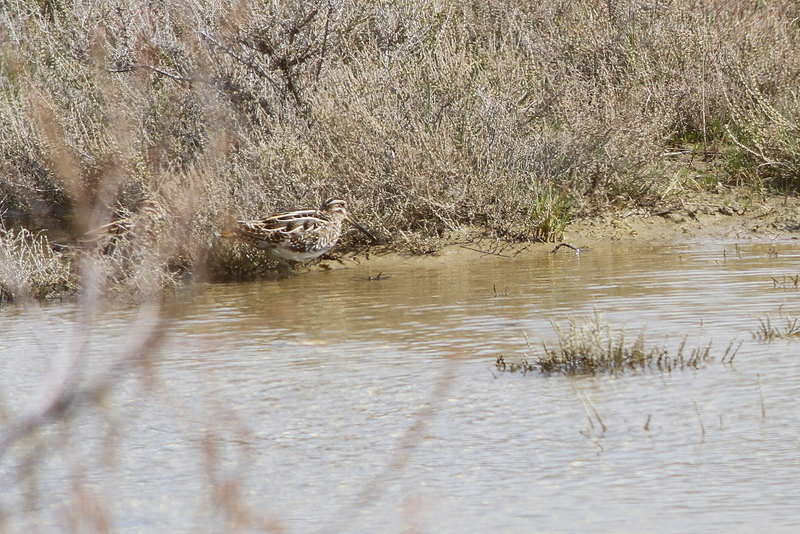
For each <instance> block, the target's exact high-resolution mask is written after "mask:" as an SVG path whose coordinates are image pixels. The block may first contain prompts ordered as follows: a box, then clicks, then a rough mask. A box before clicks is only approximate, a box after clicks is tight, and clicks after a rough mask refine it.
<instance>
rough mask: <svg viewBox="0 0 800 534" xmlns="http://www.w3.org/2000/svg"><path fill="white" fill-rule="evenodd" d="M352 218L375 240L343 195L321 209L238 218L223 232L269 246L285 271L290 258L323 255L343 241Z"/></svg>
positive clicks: (356, 224) (225, 235) (267, 248)
mask: <svg viewBox="0 0 800 534" xmlns="http://www.w3.org/2000/svg"><path fill="white" fill-rule="evenodd" d="M344 221H349V222H350V223H352V224H353V226H355V227H356V228H358V229H359V230H361V231H362V232H363V233H364V234H366V235H367V237H369V238H370V239H371V240H372V241H374V242H377V241H378V240H377V239H376V238H375V236H374V235H372V233H371V232H370V231H369V230H367V229H366V228H364V227H363V226H362V225H361V224H360V223H359V222H358V221H356V220H355V219H353V218H352V217H351V216H350V214H349V213H347V205H346V203H345V201H344V200H342V199H340V198H335V197H334V198H329V199H328V200H326V201H325V202H323V203H322V206H320V208H319V209H318V210H300V211H292V212H290V213H282V214H278V215H270V216H268V217H264V218H263V219H256V220H253V221H238V222H237V223H236V225H235V226H234V228H233V229H232V230H230V231H225V232H221V233H220V235H221V236H222V237H226V238H232V239H239V240H240V241H244V242H245V243H249V244H251V245H253V246H254V247H257V248H260V249H265V250H266V251H267V253H268V254H269V256H270V257H271V258H272V259H274V260H277V261H278V262H279V264H280V268H281V270H284V271H286V272H288V271H290V270H291V266H290V265H289V263H288V262H287V260H288V261H293V262H306V261H309V260H313V259H314V258H317V257H319V256H322V255H323V254H325V253H326V252H328V251H329V250H331V249H332V248H333V247H334V245H336V243H337V242H338V241H339V237H341V235H342V224H343V223H344Z"/></svg>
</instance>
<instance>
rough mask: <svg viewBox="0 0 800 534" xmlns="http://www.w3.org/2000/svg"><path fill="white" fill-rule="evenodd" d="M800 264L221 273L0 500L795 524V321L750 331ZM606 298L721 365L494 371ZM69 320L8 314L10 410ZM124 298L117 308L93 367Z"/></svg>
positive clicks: (283, 525) (341, 513)
mask: <svg viewBox="0 0 800 534" xmlns="http://www.w3.org/2000/svg"><path fill="white" fill-rule="evenodd" d="M505 254H508V255H510V251H505ZM379 273H381V279H379V280H369V279H368V278H369V277H370V276H372V277H376V276H377V275H378V274H379ZM798 273H800V251H799V250H798V247H797V245H796V243H794V242H784V243H739V244H736V243H733V242H730V243H722V242H699V241H696V242H687V243H682V244H677V245H671V246H654V245H646V244H630V245H622V244H612V245H607V246H600V247H597V248H595V249H593V250H588V251H585V252H582V253H581V254H574V253H572V252H568V251H563V250H562V251H561V252H559V253H557V254H549V253H548V249H547V248H545V247H541V248H532V249H529V250H526V251H524V252H522V253H520V254H518V255H516V256H515V257H513V258H507V257H499V256H493V255H481V254H477V253H473V252H469V251H464V250H461V251H454V252H450V253H448V254H445V255H443V256H441V257H437V258H399V259H398V258H373V259H371V260H370V261H362V263H361V264H357V263H355V262H348V264H347V266H346V268H336V269H334V270H332V271H329V272H323V271H311V272H305V273H301V274H300V275H298V276H296V277H294V278H292V279H289V280H282V281H279V282H263V283H247V284H230V285H213V286H208V287H205V288H203V289H202V291H200V292H199V293H198V294H197V295H196V296H194V297H193V298H191V299H187V305H186V309H185V314H184V315H182V316H181V318H180V319H178V320H177V321H176V322H175V323H173V324H172V325H171V326H170V328H169V331H168V334H167V336H166V340H165V342H164V345H163V346H162V348H161V350H160V351H159V353H158V357H157V358H156V359H155V360H154V362H153V364H152V366H151V367H150V371H149V372H150V375H149V376H150V377H149V378H147V379H144V378H136V377H132V378H131V379H129V380H128V381H126V382H125V383H124V384H122V385H121V387H119V388H118V389H117V390H116V391H115V392H114V393H113V394H111V395H109V396H108V398H106V399H105V400H104V401H103V403H102V405H101V406H100V407H99V408H97V409H95V410H85V411H84V412H81V414H79V416H78V417H77V419H76V420H75V421H74V422H73V423H71V424H70V425H60V426H57V427H56V428H52V429H51V430H50V432H51V433H52V434H53V435H54V436H56V439H55V441H57V442H58V443H59V450H58V451H51V453H50V454H48V455H44V456H43V457H42V459H41V460H40V462H41V463H42V466H41V468H40V469H39V474H38V475H37V476H38V478H37V480H38V486H36V487H37V488H38V489H37V492H38V493H37V494H38V495H39V497H38V498H34V499H33V500H31V498H30V495H29V494H30V493H31V491H32V490H30V489H28V490H27V492H26V491H22V490H21V489H20V488H19V486H20V484H17V483H15V482H14V478H13V476H12V473H11V466H10V465H9V464H10V463H11V462H7V463H6V465H3V469H4V472H3V478H2V482H3V484H4V489H3V491H2V492H0V506H2V510H3V513H4V515H5V516H6V518H7V520H8V521H9V524H10V525H14V526H17V525H19V526H20V531H23V530H25V528H28V527H30V526H31V525H34V524H35V525H39V527H40V531H43V532H50V531H60V528H59V526H60V525H64V524H65V522H68V520H69V519H70V518H74V517H75V516H81V514H83V516H82V517H84V518H85V517H94V516H98V515H99V516H103V517H105V518H106V519H107V521H109V523H110V524H111V526H112V529H113V531H116V532H136V533H138V532H142V533H145V532H156V531H157V532H236V531H243V532H247V531H270V530H271V529H272V531H285V532H297V533H308V532H326V533H327V532H370V533H374V532H432V533H433V532H436V533H448V532H453V533H461V532H509V533H514V532H520V533H522V532H631V533H639V532H659V533H660V532H665V533H666V532H727V533H731V532H734V533H735V532H742V533H745V532H755V531H761V532H796V531H797V528H798V525H800V395H799V393H800V340H799V341H794V342H793V341H791V340H789V341H787V340H778V341H774V342H772V343H764V342H760V341H758V340H755V339H753V338H752V332H754V331H756V330H757V329H758V326H759V321H758V320H759V318H762V319H763V318H765V317H766V316H767V315H769V316H770V317H771V320H772V324H773V326H779V327H785V325H786V321H785V319H783V318H782V316H781V314H783V315H785V314H786V313H789V314H791V315H797V314H800V302H798V297H800V293H798V291H800V290H798V289H796V288H794V286H793V282H792V280H791V279H790V278H789V277H792V276H796V275H797V274H798ZM775 280H777V281H779V282H782V284H777V285H776V282H775ZM783 282H785V284H784V283H783ZM595 315H600V316H602V318H603V320H604V321H606V322H607V323H608V324H610V325H611V327H612V329H613V330H615V331H618V330H620V329H624V330H626V331H627V332H629V333H630V337H631V339H632V338H634V337H635V336H636V335H637V334H638V332H639V331H640V329H641V328H642V327H646V338H647V340H648V344H653V345H665V346H666V347H667V348H668V349H669V350H671V351H675V350H676V349H677V347H678V345H679V344H680V343H681V340H682V339H683V338H684V336H686V337H687V342H686V343H687V346H688V347H694V346H697V345H698V344H704V345H705V344H708V343H709V342H710V343H711V344H712V350H711V354H712V356H714V357H715V360H714V361H712V362H709V363H707V364H706V366H705V368H703V369H700V370H684V371H673V372H671V373H658V372H642V373H638V374H627V375H623V376H595V377H579V378H574V379H570V378H565V377H561V376H550V377H546V376H542V375H538V374H528V375H526V376H522V375H516V374H515V375H511V374H504V373H500V372H498V371H497V369H496V368H495V365H494V361H495V358H496V356H497V355H498V354H504V355H505V357H506V359H507V360H513V359H516V358H519V357H522V356H523V355H524V353H526V352H529V350H530V349H529V347H528V343H527V341H526V339H525V335H527V336H528V338H529V339H530V344H531V345H532V346H533V349H534V350H538V347H539V345H540V342H541V340H542V339H545V340H547V341H548V342H550V343H553V342H554V341H555V339H556V336H555V334H554V332H553V328H552V326H551V321H554V322H556V323H558V324H562V325H563V324H565V322H566V320H567V318H569V317H575V318H586V319H591V318H592V317H593V316H595ZM75 317H76V314H75V312H74V310H73V309H71V308H70V307H68V306H61V305H58V306H46V307H43V308H41V309H37V310H14V309H10V308H6V309H4V310H2V311H0V325H2V329H3V332H4V335H3V338H2V340H1V341H0V351H1V352H2V366H3V367H2V369H0V375H2V378H1V379H0V383H1V384H2V392H3V398H4V404H5V406H6V409H7V410H8V411H14V410H16V409H19V408H20V407H22V406H24V405H26V403H27V404H29V403H30V402H33V400H35V399H36V398H37V395H38V394H39V393H38V391H39V390H40V387H39V384H40V383H41V382H42V380H43V377H46V376H47V374H46V373H47V368H48V365H49V363H50V362H51V361H52V360H53V356H52V355H53V354H57V353H58V351H59V350H60V348H59V347H61V346H62V344H63V340H64V339H69V338H70V335H72V334H71V332H73V330H74V323H75V320H76V319H75ZM134 319H135V313H134V312H133V311H126V310H122V311H117V312H114V311H108V312H105V313H104V314H103V315H102V317H101V318H100V319H99V320H98V322H97V323H96V324H95V326H94V327H93V330H92V335H91V337H90V341H89V345H88V347H89V348H88V349H87V350H88V352H89V353H90V354H91V358H92V364H91V365H90V366H89V367H90V371H87V372H92V371H94V372H97V369H103V368H104V365H105V364H107V363H109V362H110V361H113V359H114V358H115V357H117V355H118V354H119V352H120V347H123V346H125V344H126V339H128V337H129V336H130V335H131V334H130V332H128V330H129V327H130V325H131V324H132V323H133V322H134ZM32 325H35V326H32ZM732 341H736V342H741V347H740V348H739V351H738V353H737V355H736V357H735V359H734V362H733V363H732V364H722V363H720V362H719V358H720V357H721V356H722V354H723V352H724V350H725V348H726V347H727V346H728V345H729V344H730V343H731V342H732ZM23 486H24V485H23ZM26 487H27V486H26ZM26 495H27V497H26ZM86 502H89V503H90V505H87V504H86ZM87 510H88V511H87ZM237 510H238V512H237ZM242 510H244V512H242ZM237 518H238V519H237ZM256 527H259V528H261V530H259V529H258V528H256ZM281 529H283V530H281Z"/></svg>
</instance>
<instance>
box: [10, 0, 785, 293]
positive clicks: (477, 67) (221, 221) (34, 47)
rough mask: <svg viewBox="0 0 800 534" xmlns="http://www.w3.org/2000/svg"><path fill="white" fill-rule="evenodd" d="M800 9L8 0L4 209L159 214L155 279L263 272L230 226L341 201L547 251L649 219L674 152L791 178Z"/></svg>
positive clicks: (760, 175) (400, 232)
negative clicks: (153, 208)
mask: <svg viewBox="0 0 800 534" xmlns="http://www.w3.org/2000/svg"><path fill="white" fill-rule="evenodd" d="M798 16H800V8H798V6H797V4H796V3H794V2H789V1H788V0H787V1H783V2H772V3H770V4H769V5H758V4H753V3H751V2H744V1H743V0H742V1H739V0H736V1H734V2H729V1H726V2H722V1H711V2H705V3H697V2H690V1H689V0H676V1H673V2H640V1H633V0H631V1H615V2H609V1H601V0H594V1H590V2H578V3H575V2H563V1H560V0H547V1H545V2H512V1H510V0H507V1H501V2H495V3H488V2H487V3H482V2H473V3H466V4H465V3H461V2H432V1H424V2H416V1H410V0H408V1H402V2H391V3H389V2H378V1H376V2H369V3H363V2H349V1H341V2H322V1H316V2H299V1H291V2H281V3H266V4H265V3H261V2H252V1H250V0H240V1H237V2H233V3H223V2H219V1H218V0H188V1H187V2H179V3H175V2H168V3H155V4H153V3H150V4H147V5H146V6H145V5H144V4H143V3H141V2H140V1H139V0H126V1H123V0H120V1H115V2H106V3H102V2H95V1H93V0H87V1H86V2H79V3H67V4H64V3H58V2H45V3H33V2H26V1H23V0H11V1H10V2H6V3H5V4H3V7H2V8H0V42H2V43H3V46H2V47H1V48H0V79H1V82H2V83H0V87H2V89H0V135H1V136H2V138H3V139H4V141H3V143H2V152H3V154H2V156H3V157H2V159H1V160H0V171H1V172H2V175H0V203H2V204H1V205H0V213H2V217H3V220H4V222H5V224H6V226H24V227H26V228H29V229H36V230H38V229H44V230H46V231H47V232H48V234H49V235H52V236H54V237H59V238H61V237H62V236H63V235H64V234H66V235H67V236H71V237H72V238H73V239H75V240H81V239H83V238H84V234H85V233H86V232H87V231H90V230H92V229H94V228H97V227H100V226H103V225H105V224H108V223H109V222H110V221H112V220H113V219H114V218H115V217H117V218H118V217H120V216H122V217H129V216H133V215H136V213H137V210H138V209H139V206H141V205H146V204H147V203H148V202H150V200H152V199H156V200H157V201H158V202H159V203H160V204H161V205H162V207H163V209H164V210H165V212H166V213H167V216H166V217H164V218H162V219H163V223H164V224H163V230H162V231H160V233H159V238H158V239H159V240H160V241H159V246H158V248H159V253H158V254H157V255H156V256H155V257H154V258H152V259H153V261H155V262H161V263H162V268H161V271H160V272H172V271H171V268H170V267H169V265H184V266H187V265H190V266H192V269H193V270H194V271H197V269H198V268H200V266H198V264H197V262H198V261H206V262H210V264H207V267H208V271H209V272H212V273H237V272H245V271H253V270H255V271H256V272H261V271H262V270H263V267H264V266H265V265H266V263H265V261H266V260H265V259H264V258H263V257H262V255H259V254H257V253H253V252H252V251H250V252H248V251H245V250H238V249H236V247H234V248H233V249H231V248H230V246H229V245H228V244H225V245H220V243H219V241H218V240H216V239H215V238H214V235H215V233H216V232H217V231H218V230H219V229H220V228H221V227H223V226H224V225H225V224H227V223H228V222H229V221H230V220H232V219H233V218H236V217H254V216H260V215H263V214H265V213H268V212H273V211H279V210H284V209H295V208H298V207H312V206H316V205H319V203H320V202H321V201H322V200H323V199H324V198H325V197H327V196H329V195H332V194H336V195H342V196H344V197H346V198H347V199H348V200H349V201H350V204H351V208H352V211H353V212H354V213H355V214H356V216H358V217H359V218H360V219H362V220H363V222H364V223H366V224H367V225H368V226H370V227H371V228H373V229H374V230H375V231H377V232H378V233H379V234H382V236H383V237H384V239H388V240H394V243H395V245H396V246H398V247H403V248H407V249H409V250H423V249H424V250H428V249H430V246H429V244H428V243H429V242H430V240H431V239H432V238H435V239H438V238H441V237H444V236H447V235H449V234H450V232H452V231H454V230H460V229H462V228H464V227H471V228H477V229H479V230H480V231H485V232H491V233H493V234H495V235H498V236H501V237H505V238H509V239H541V240H547V239H553V238H555V237H557V235H558V234H559V232H560V231H561V229H562V228H563V227H564V225H565V224H566V223H567V222H568V221H569V220H570V219H571V218H573V217H575V216H579V215H582V214H586V213H590V212H592V211H593V210H595V209H598V208H603V207H607V206H609V205H619V204H630V205H636V206H639V207H649V206H653V205H654V204H656V203H657V202H659V201H660V200H661V199H662V197H663V196H665V195H666V194H667V192H668V191H669V192H671V193H672V194H680V192H681V188H680V185H681V184H680V183H676V181H675V180H673V179H672V178H671V177H672V176H680V173H678V172H676V168H675V167H676V166H677V167H679V166H680V165H685V163H676V162H674V161H667V160H666V159H665V158H664V157H663V156H662V154H663V153H664V151H665V148H668V147H674V146H676V145H678V146H687V145H688V146H689V147H690V148H694V149H697V147H698V146H701V147H702V150H703V151H705V152H706V153H710V152H714V151H723V150H722V149H723V148H724V149H725V150H724V152H725V153H727V154H728V156H729V157H728V160H727V161H725V162H721V163H719V165H723V166H724V167H722V168H719V167H718V169H717V170H718V171H719V172H718V175H717V178H718V179H721V180H729V181H735V182H738V183H741V182H743V181H745V182H747V181H749V183H751V184H755V185H756V186H761V185H772V184H781V185H783V186H786V185H792V184H793V183H794V180H795V178H796V174H797V161H798V159H797V155H798V145H797V139H798V138H799V136H798V135H796V134H797V117H798V114H799V113H800V112H799V111H798V109H800V103H799V102H798V100H797V98H798V97H797V94H796V91H795V92H793V88H794V87H796V81H797V79H798V75H800V53H798V50H800V46H798V44H800V43H798V32H799V30H800V28H798V23H797V20H798ZM678 170H679V169H678ZM115 213H116V214H117V215H115ZM356 239H358V238H356ZM164 240H167V241H170V242H169V243H162V242H161V241H164ZM128 241H129V242H128V243H127V245H129V248H130V247H134V248H135V246H141V247H151V245H150V243H151V241H149V240H148V239H129V240H128ZM134 243H138V245H134ZM355 243H358V241H353V240H350V239H347V240H346V243H345V245H347V244H350V245H353V244H355ZM139 254H140V253H139V252H135V251H132V250H129V251H128V252H127V253H126V254H125V255H124V256H125V257H126V258H128V259H127V260H125V261H128V262H129V261H130V258H136V257H138V256H137V255H139ZM101 261H108V259H107V258H106V259H101ZM124 263H125V262H121V263H119V262H118V267H119V265H121V266H122V267H119V268H120V269H122V272H123V276H124V269H125V265H124ZM165 266H166V267H165ZM165 269H166V270H165ZM157 270H158V269H157ZM171 276H172V275H170V276H169V277H171ZM169 277H168V278H169ZM134 285H135V284H134Z"/></svg>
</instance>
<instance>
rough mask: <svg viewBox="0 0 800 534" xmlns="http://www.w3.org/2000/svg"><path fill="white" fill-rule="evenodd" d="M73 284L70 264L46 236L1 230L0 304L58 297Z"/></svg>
mask: <svg viewBox="0 0 800 534" xmlns="http://www.w3.org/2000/svg"><path fill="white" fill-rule="evenodd" d="M75 287H76V280H75V277H74V276H73V273H72V272H70V268H69V263H68V262H67V261H66V260H65V258H64V257H62V256H61V255H60V254H58V253H57V252H54V251H53V250H52V248H51V243H50V242H49V241H48V239H47V238H46V237H45V236H43V235H35V234H32V233H31V232H29V231H28V230H25V229H22V230H20V231H18V232H12V231H9V230H3V229H0V304H3V303H6V302H12V301H15V300H24V299H26V298H28V297H33V298H35V299H38V300H43V299H46V298H51V297H60V296H62V295H64V294H68V293H72V292H73V291H74V289H75Z"/></svg>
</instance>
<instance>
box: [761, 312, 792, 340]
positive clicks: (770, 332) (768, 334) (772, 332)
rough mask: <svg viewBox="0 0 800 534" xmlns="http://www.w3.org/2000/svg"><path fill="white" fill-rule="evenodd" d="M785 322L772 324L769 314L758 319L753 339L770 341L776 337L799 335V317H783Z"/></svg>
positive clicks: (776, 338) (790, 337)
mask: <svg viewBox="0 0 800 534" xmlns="http://www.w3.org/2000/svg"><path fill="white" fill-rule="evenodd" d="M785 319H786V324H785V325H784V326H783V327H781V326H773V324H772V320H771V319H770V317H769V315H767V316H766V317H764V318H763V319H762V318H759V319H758V328H757V329H756V331H755V332H753V339H756V340H758V341H764V342H766V343H771V342H773V341H775V340H778V339H792V338H797V337H800V317H790V316H789V315H788V314H787V315H786V317H785Z"/></svg>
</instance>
